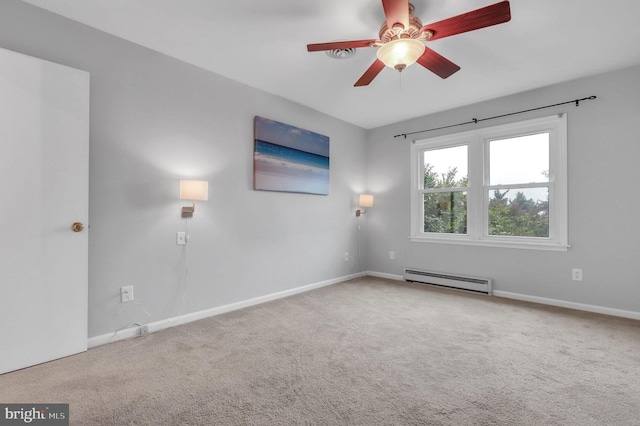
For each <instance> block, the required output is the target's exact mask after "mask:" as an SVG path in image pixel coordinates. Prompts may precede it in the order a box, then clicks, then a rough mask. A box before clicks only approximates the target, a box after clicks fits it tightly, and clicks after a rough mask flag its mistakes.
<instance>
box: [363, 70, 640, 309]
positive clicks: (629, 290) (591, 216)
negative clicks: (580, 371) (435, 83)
mask: <svg viewBox="0 0 640 426" xmlns="http://www.w3.org/2000/svg"><path fill="white" fill-rule="evenodd" d="M639 76H640V67H634V68H629V69H624V70H620V71H616V72H611V73H608V74H604V75H599V76H595V77H590V78H584V79H580V80H575V81H572V82H568V83H564V84H559V85H556V86H553V87H548V88H543V89H539V90H535V91H531V92H527V93H522V94H519V95H515V96H509V97H505V98H501V99H496V100H493V101H489V102H484V103H481V104H477V105H471V106H468V107H464V108H459V109H455V110H451V111H447V112H443V113H440V114H436V115H431V116H427V117H422V118H418V119H414V120H410V121H406V122H403V123H398V124H393V125H389V126H385V127H382V128H378V129H374V130H372V131H370V132H369V134H368V142H367V144H368V145H367V155H368V157H367V166H368V178H367V182H368V186H369V188H370V190H371V192H372V193H373V194H374V195H375V196H376V205H375V210H374V209H372V211H371V214H370V215H368V217H367V219H368V220H369V223H368V225H369V232H368V233H367V238H368V242H367V243H366V244H364V247H367V252H366V259H367V265H366V268H367V269H368V270H370V271H376V272H380V273H385V274H394V275H400V274H402V270H403V268H404V267H405V266H408V267H413V268H425V269H430V270H436V271H443V272H449V273H460V274H466V275H474V276H485V277H490V278H493V279H494V288H495V289H496V290H499V291H506V292H513V293H519V294H523V295H529V296H535V297H543V298H550V299H556V300H560V301H568V302H573V303H580V304H588V305H595V306H600V307H607V308H614V309H622V310H628V311H634V312H640V278H639V277H640V256H639V253H640V250H639V249H638V240H639V237H640V231H639V228H638V223H637V217H638V211H640V197H638V196H637V187H638V159H639V158H640V140H639V137H638V131H637V128H638V118H639V117H640V101H639V99H640V79H639ZM590 95H596V96H597V97H598V98H597V99H596V100H594V101H588V102H584V103H581V104H580V106H579V107H578V108H576V107H574V106H573V105H566V106H562V107H555V108H551V109H547V110H542V111H537V112H532V113H527V114H523V115H519V116H515V117H508V118H503V119H499V120H493V121H487V122H483V123H480V124H478V125H468V126H464V127H457V128H455V129H448V130H441V131H437V132H429V133H423V134H420V135H416V136H413V137H414V138H416V139H423V138H427V137H434V136H439V135H443V134H450V133H455V132H460V131H465V130H469V129H470V128H472V127H473V126H477V127H481V126H482V127H487V126H493V125H497V124H503V123H507V122H513V121H518V120H524V119H528V118H535V117H542V116H548V115H553V114H557V113H561V112H567V113H568V161H569V244H571V248H569V250H568V251H567V252H566V253H565V252H547V251H534V250H510V249H502V248H493V247H468V246H462V245H447V244H432V243H429V244H427V243H414V242H410V241H409V238H408V237H409V235H410V174H409V169H410V167H409V166H410V159H409V155H410V144H411V140H410V139H409V138H407V140H404V139H402V138H397V139H396V138H394V137H393V136H394V135H396V134H400V133H408V132H412V131H419V130H424V129H429V128H434V127H439V126H445V125H450V124H456V123H460V122H466V121H470V119H471V118H473V117H477V118H484V117H490V116H494V115H499V114H504V113H509V112H512V111H519V110H525V109H529V108H533V107H537V106H543V105H548V104H552V103H558V102H563V101H566V100H571V99H578V98H583V97H587V96H590ZM432 101H433V102H437V99H434V100H432ZM389 250H394V251H395V252H396V258H397V260H395V261H391V260H389V256H388V252H389ZM571 268H582V269H583V273H584V281H582V282H576V281H572V280H571Z"/></svg>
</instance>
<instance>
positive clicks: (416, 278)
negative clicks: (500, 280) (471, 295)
mask: <svg viewBox="0 0 640 426" xmlns="http://www.w3.org/2000/svg"><path fill="white" fill-rule="evenodd" d="M404 280H405V281H411V282H416V283H422V284H433V285H439V286H443V287H450V288H456V289H461V290H469V291H474V292H477V293H484V294H488V295H489V296H491V279H489V278H478V277H466V276H461V275H450V274H443V273H441V272H432V271H420V270H417V269H405V270H404Z"/></svg>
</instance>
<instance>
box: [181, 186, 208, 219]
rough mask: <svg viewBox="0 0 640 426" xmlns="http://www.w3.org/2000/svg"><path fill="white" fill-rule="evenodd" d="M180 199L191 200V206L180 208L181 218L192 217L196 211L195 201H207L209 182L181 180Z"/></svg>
mask: <svg viewBox="0 0 640 426" xmlns="http://www.w3.org/2000/svg"><path fill="white" fill-rule="evenodd" d="M180 199H181V200H191V206H188V207H183V208H182V217H185V218H186V217H192V216H193V212H194V211H195V209H196V201H206V200H208V199H209V182H207V181H206V180H181V181H180Z"/></svg>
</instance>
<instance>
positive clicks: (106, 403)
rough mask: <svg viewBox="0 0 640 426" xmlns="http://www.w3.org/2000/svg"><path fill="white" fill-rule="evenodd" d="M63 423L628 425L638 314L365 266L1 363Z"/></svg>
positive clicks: (24, 397)
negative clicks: (283, 292) (97, 342)
mask: <svg viewBox="0 0 640 426" xmlns="http://www.w3.org/2000/svg"><path fill="white" fill-rule="evenodd" d="M0 402H2V403H9V402H32V403H45V402H46V403H53V402H65V403H70V417H71V424H74V425H127V424H132V425H196V424H197V425H236V424H238V425H300V424H309V425H333V424H335V425H388V424H396V425H640V323H639V322H638V321H632V320H625V319H620V318H614V317H607V316H600V315H595V314H588V313H582V312H576V311H569V310H564V309H559V308H551V307H545V306H539V305H533V304H527V303H521V302H515V301H509V300H505V299H499V298H489V297H486V296H480V295H471V294H467V293H462V292H456V291H449V290H440V289H433V288H431V287H426V286H420V285H414V284H405V283H399V282H393V281H386V280H382V279H377V278H363V279H358V280H354V281H351V282H348V283H343V284H338V285H334V286H330V287H325V288H322V289H319V290H315V291H311V292H308V293H304V294H300V295H297V296H293V297H289V298H287V299H281V300H278V301H274V302H270V303H266V304H263V305H259V306H254V307H251V308H247V309H244V310H241V311H236V312H232V313H229V314H225V315H220V316H217V317H213V318H210V319H206V320H202V321H198V322H195V323H191V324H187V325H184V326H180V327H176V328H173V329H169V330H165V331H161V332H158V333H155V334H150V335H148V336H144V337H139V338H135V339H131V340H127V341H120V342H116V343H112V344H109V345H105V346H101V347H98V348H95V349H91V350H89V351H88V352H86V353H84V354H80V355H76V356H72V357H69V358H65V359H62V360H58V361H54V362H50V363H48V364H44V365H40V366H36V367H32V368H29V369H25V370H22V371H18V372H13V373H9V374H5V375H3V376H0Z"/></svg>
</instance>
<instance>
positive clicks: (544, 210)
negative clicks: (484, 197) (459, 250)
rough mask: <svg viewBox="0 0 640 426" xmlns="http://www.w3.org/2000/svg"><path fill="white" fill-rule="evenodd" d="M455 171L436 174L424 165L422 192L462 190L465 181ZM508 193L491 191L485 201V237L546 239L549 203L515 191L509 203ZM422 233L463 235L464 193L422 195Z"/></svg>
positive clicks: (464, 216)
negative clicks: (486, 231) (423, 189)
mask: <svg viewBox="0 0 640 426" xmlns="http://www.w3.org/2000/svg"><path fill="white" fill-rule="evenodd" d="M457 173H458V170H457V168H455V167H454V168H451V169H449V170H448V171H447V173H442V174H437V173H435V172H434V171H433V166H432V165H430V164H428V163H427V164H425V173H424V187H425V189H441V188H465V187H466V186H467V184H468V179H467V177H466V176H465V177H464V178H460V179H457V178H456V174H457ZM508 193H509V190H505V191H502V192H501V191H499V190H495V191H494V194H493V197H492V198H491V199H490V200H489V235H505V236H520V237H548V236H549V202H548V201H538V202H536V201H534V200H533V199H532V198H527V197H526V196H525V195H524V193H523V192H520V191H518V192H517V193H516V195H515V197H514V198H513V199H511V200H509V198H508V197H507V194H508ZM424 232H436V233H447V234H466V233H467V193H466V191H464V190H452V191H450V192H438V193H428V194H424Z"/></svg>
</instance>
